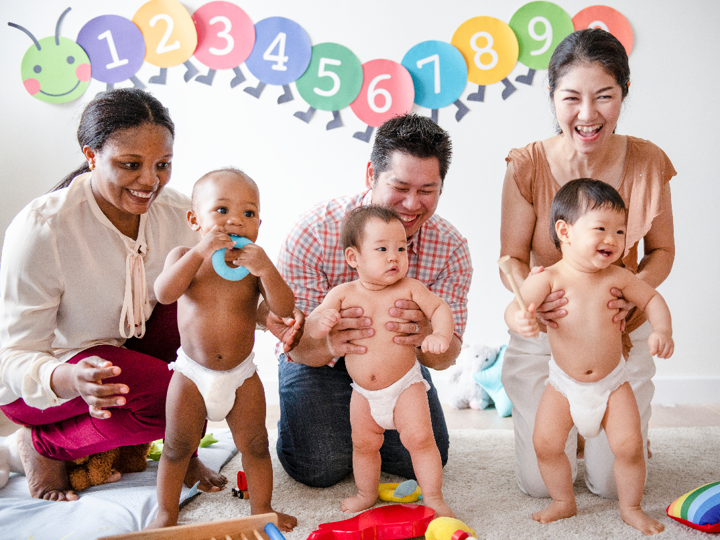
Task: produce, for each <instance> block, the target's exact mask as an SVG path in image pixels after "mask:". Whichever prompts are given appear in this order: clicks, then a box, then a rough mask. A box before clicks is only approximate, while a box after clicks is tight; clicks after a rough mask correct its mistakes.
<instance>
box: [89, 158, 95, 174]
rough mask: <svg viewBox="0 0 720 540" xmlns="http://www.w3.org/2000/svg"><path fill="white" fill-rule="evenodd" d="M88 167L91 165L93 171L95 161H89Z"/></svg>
mask: <svg viewBox="0 0 720 540" xmlns="http://www.w3.org/2000/svg"><path fill="white" fill-rule="evenodd" d="M88 167H90V170H91V171H94V170H95V161H94V160H93V161H88Z"/></svg>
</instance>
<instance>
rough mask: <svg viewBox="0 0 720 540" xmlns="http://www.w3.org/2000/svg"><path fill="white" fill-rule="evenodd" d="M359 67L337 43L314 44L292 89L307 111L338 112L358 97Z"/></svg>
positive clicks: (352, 55) (357, 61)
mask: <svg viewBox="0 0 720 540" xmlns="http://www.w3.org/2000/svg"><path fill="white" fill-rule="evenodd" d="M362 82H363V68H362V63H361V62H360V60H359V59H358V57H357V56H355V53H353V52H352V51H351V50H350V49H348V48H347V47H345V46H343V45H338V44H337V43H318V44H317V45H314V46H313V48H312V58H311V59H310V65H308V68H307V70H306V71H305V73H304V74H303V76H302V77H300V78H299V79H298V80H297V81H295V86H296V87H297V90H298V92H299V93H300V95H301V96H302V98H303V99H304V100H305V101H307V102H308V104H309V105H310V106H311V107H314V108H316V109H318V110H320V111H339V110H340V109H344V108H345V107H347V106H348V105H350V104H351V103H352V102H353V101H354V100H355V98H356V97H357V96H358V94H359V93H360V89H361V88H362Z"/></svg>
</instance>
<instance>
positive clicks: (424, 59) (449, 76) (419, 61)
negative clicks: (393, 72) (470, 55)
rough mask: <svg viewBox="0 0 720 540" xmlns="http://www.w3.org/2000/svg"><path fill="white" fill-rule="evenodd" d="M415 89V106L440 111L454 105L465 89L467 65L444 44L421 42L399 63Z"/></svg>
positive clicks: (451, 47)
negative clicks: (403, 67)
mask: <svg viewBox="0 0 720 540" xmlns="http://www.w3.org/2000/svg"><path fill="white" fill-rule="evenodd" d="M402 65H403V66H405V68H406V69H407V70H408V71H409V72H410V76H411V77H412V80H413V85H414V86H415V103H417V104H418V105H420V106H421V107H427V108H428V109H442V108H443V107H447V106H448V105H450V104H452V103H455V101H457V99H458V98H459V97H460V96H461V95H462V93H463V91H464V90H465V87H466V86H467V75H468V70H467V64H465V59H464V58H463V55H462V54H460V51H458V50H457V49H456V48H455V47H453V46H452V45H450V44H449V43H445V42H444V41H423V42H422V43H418V44H417V45H415V46H414V47H413V48H412V49H410V50H409V51H408V52H407V53H406V54H405V56H404V57H403V59H402Z"/></svg>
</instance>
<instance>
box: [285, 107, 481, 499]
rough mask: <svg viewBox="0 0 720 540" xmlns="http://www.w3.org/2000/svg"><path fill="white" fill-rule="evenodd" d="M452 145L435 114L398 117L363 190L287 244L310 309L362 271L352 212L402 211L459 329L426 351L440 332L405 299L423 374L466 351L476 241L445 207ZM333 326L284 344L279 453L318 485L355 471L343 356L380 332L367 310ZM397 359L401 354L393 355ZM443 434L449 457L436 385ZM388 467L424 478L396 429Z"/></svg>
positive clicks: (389, 437) (289, 263) (384, 130)
mask: <svg viewBox="0 0 720 540" xmlns="http://www.w3.org/2000/svg"><path fill="white" fill-rule="evenodd" d="M451 154H452V145H451V142H450V137H449V135H448V134H447V132H445V131H444V130H443V129H442V128H440V127H439V126H438V125H437V124H435V123H434V122H433V121H432V120H430V119H429V118H426V117H422V116H417V115H415V114H409V115H406V116H401V117H397V118H393V119H391V120H389V121H387V122H386V123H385V124H383V125H382V126H381V127H380V128H379V129H378V131H377V135H376V137H375V143H374V145H373V151H372V155H371V158H370V162H369V163H368V165H367V174H366V185H367V188H368V190H367V191H364V192H362V193H359V194H356V195H351V196H348V197H341V198H339V199H334V200H331V201H328V202H324V203H321V204H319V205H317V206H315V207H314V208H312V209H311V210H310V211H309V212H307V213H306V214H305V215H304V216H302V217H301V218H300V221H299V222H298V223H297V224H296V225H295V227H294V228H293V230H292V231H291V232H290V234H289V235H288V237H287V239H286V240H285V243H284V244H283V247H282V248H281V251H280V257H279V261H278V269H279V270H280V273H281V274H282V276H283V278H284V279H285V280H286V281H287V282H288V284H289V285H290V287H291V288H292V289H293V292H294V293H295V298H296V306H297V307H298V308H299V309H300V310H301V311H302V312H303V313H304V314H305V315H309V314H310V313H311V312H312V310H313V309H315V307H317V306H318V305H319V304H320V302H321V301H322V300H323V298H324V297H325V295H326V294H327V293H328V292H329V291H330V289H332V288H333V287H335V286H336V285H340V284H341V283H347V282H349V281H354V280H355V279H357V276H356V275H355V271H354V270H353V269H352V268H350V266H348V265H347V264H346V262H345V254H344V251H343V249H342V246H341V245H340V227H341V222H342V219H343V218H344V216H345V214H346V213H347V212H348V211H349V210H351V209H353V208H356V207H358V206H361V205H367V204H370V203H371V202H372V203H374V204H380V205H382V206H387V207H389V208H392V209H393V210H395V211H396V212H397V213H398V214H400V216H401V218H402V220H403V225H404V226H405V231H406V233H407V239H408V259H409V269H408V273H407V276H408V277H412V278H415V279H418V280H420V281H421V282H422V283H424V284H425V285H426V286H427V287H428V288H429V289H430V290H431V291H432V292H434V293H435V294H437V295H438V296H440V297H441V298H443V299H444V300H445V301H446V302H447V303H448V304H449V305H450V307H451V309H452V311H453V316H454V319H455V335H454V338H453V340H452V342H451V344H450V348H449V349H448V351H447V352H445V353H443V354H429V353H423V352H422V351H421V350H420V348H419V347H420V344H421V343H422V341H423V339H424V338H425V336H427V335H428V334H431V333H432V326H431V323H430V321H429V320H428V319H427V318H425V316H424V315H423V313H422V311H420V310H419V309H418V306H417V305H416V304H415V303H414V302H412V301H410V300H398V302H397V303H396V304H395V307H394V308H393V309H391V310H390V316H391V317H393V318H394V319H399V320H400V322H388V323H387V329H388V330H390V331H394V332H397V336H395V338H394V340H395V342H396V343H401V344H410V345H414V346H415V347H417V349H416V350H417V358H418V360H419V361H420V363H421V364H423V367H422V372H423V376H424V377H425V379H426V380H427V381H428V382H429V383H430V384H431V386H432V381H431V379H430V373H429V371H428V369H427V368H428V367H430V368H434V369H446V368H448V367H449V366H451V365H452V364H454V362H455V359H456V358H457V356H458V354H459V353H460V346H461V338H462V335H463V332H464V331H465V324H466V320H467V293H468V289H469V288H470V281H471V278H472V263H471V261H470V250H469V248H468V244H467V240H466V239H465V238H463V237H462V236H461V235H460V233H459V232H458V231H457V230H456V229H455V227H453V226H452V225H451V224H450V223H449V222H447V221H445V220H444V219H443V218H441V217H439V216H437V215H435V210H436V208H437V205H438V201H439V199H440V193H441V192H442V188H443V182H444V179H445V175H446V173H447V169H448V166H449V164H450V158H451ZM341 315H342V319H341V320H340V322H338V324H337V325H335V327H334V328H333V330H332V331H331V332H330V334H329V335H328V336H327V337H326V338H323V339H320V340H315V339H313V338H311V337H310V336H303V337H302V338H301V339H300V342H299V343H298V344H297V347H296V348H295V349H293V350H292V352H290V353H284V352H283V345H282V343H281V344H279V345H278V349H277V352H278V354H279V361H280V363H279V384H280V422H279V424H278V443H277V453H278V457H279V458H280V462H281V463H282V465H283V467H284V468H285V470H286V471H287V473H288V474H289V475H290V476H292V477H293V478H294V479H295V480H297V481H299V482H302V483H304V484H307V485H309V486H315V487H328V486H331V485H333V484H336V483H337V482H339V481H340V480H342V479H343V478H345V477H346V476H347V475H348V474H350V473H351V472H352V450H353V449H352V438H351V428H350V412H349V411H350V396H351V394H352V388H351V386H350V383H351V382H352V380H351V378H350V376H349V375H348V373H347V370H346V369H345V361H344V358H343V356H344V355H345V354H347V353H351V352H352V353H357V354H362V353H363V352H365V347H364V346H363V345H362V339H363V338H367V337H370V336H372V335H373V334H374V330H373V329H372V321H371V320H370V319H369V318H366V317H363V316H362V309H361V308H351V309H347V310H345V311H343V312H342V313H341ZM388 361H392V358H388ZM428 401H429V404H430V413H431V417H432V421H433V430H434V432H435V439H436V442H437V446H438V448H439V450H440V455H441V457H442V462H443V465H445V463H446V462H447V452H448V446H449V440H448V433H447V426H446V425H445V417H444V416H443V412H442V408H441V406H440V402H439V400H438V395H437V391H436V390H435V387H434V386H432V388H431V390H430V391H429V392H428ZM380 454H381V457H382V470H383V471H385V472H388V473H391V474H397V475H400V476H404V477H406V478H414V473H413V467H412V463H411V460H410V454H409V453H408V452H407V450H405V448H404V447H403V445H402V443H401V441H400V439H399V437H398V433H397V431H395V430H388V431H386V432H385V442H384V444H383V447H382V449H381V451H380Z"/></svg>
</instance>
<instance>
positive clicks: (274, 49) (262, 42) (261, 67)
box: [245, 17, 312, 85]
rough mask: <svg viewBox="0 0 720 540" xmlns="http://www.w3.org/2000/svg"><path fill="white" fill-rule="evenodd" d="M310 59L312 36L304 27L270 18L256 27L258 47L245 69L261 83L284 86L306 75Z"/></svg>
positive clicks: (256, 45) (282, 18)
mask: <svg viewBox="0 0 720 540" xmlns="http://www.w3.org/2000/svg"><path fill="white" fill-rule="evenodd" d="M311 56H312V45H311V44H310V36H308V34H307V32H306V31H305V29H304V28H303V27H302V26H300V25H299V24H298V23H296V22H295V21H291V20H290V19H286V18H285V17H268V18H267V19H263V20H262V21H259V22H258V23H256V24H255V47H254V48H253V51H252V53H250V57H249V58H248V59H247V61H246V62H245V65H246V66H247V68H248V69H249V70H250V73H252V74H253V75H254V76H255V77H257V78H258V80H260V81H261V82H264V83H266V84H275V85H285V84H290V83H291V82H293V81H296V80H297V79H298V78H300V76H301V75H302V74H303V73H305V70H306V69H307V67H308V64H309V63H310V57H311Z"/></svg>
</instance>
